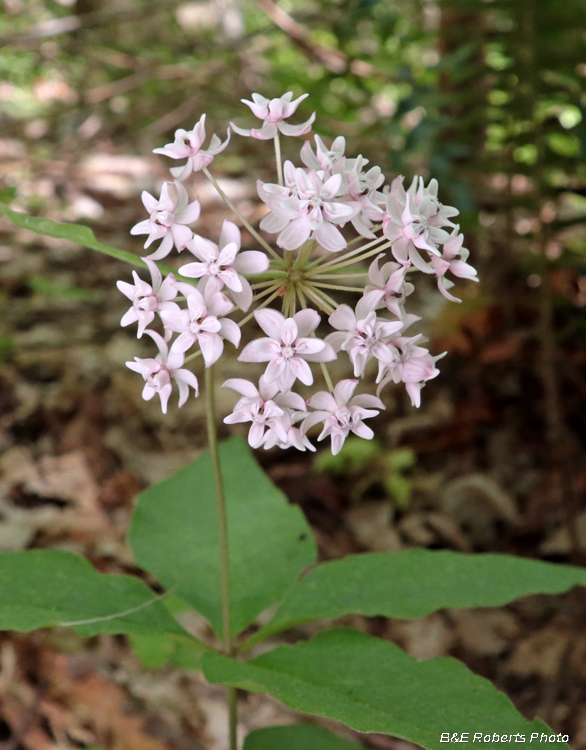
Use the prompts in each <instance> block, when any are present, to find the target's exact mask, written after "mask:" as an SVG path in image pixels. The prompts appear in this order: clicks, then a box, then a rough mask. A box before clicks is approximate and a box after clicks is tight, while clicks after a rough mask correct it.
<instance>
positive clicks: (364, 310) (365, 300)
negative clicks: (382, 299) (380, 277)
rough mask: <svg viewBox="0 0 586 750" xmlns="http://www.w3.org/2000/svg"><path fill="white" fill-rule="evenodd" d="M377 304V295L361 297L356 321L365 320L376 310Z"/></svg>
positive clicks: (357, 307) (357, 306)
mask: <svg viewBox="0 0 586 750" xmlns="http://www.w3.org/2000/svg"><path fill="white" fill-rule="evenodd" d="M377 302H378V300H377V296H376V293H375V294H371V293H369V294H366V295H364V297H361V298H360V299H359V300H358V304H357V305H356V319H357V320H364V318H366V317H367V316H368V315H369V314H370V313H371V312H373V311H374V310H376V307H377Z"/></svg>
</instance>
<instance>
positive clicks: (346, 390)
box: [334, 379, 358, 406]
mask: <svg viewBox="0 0 586 750" xmlns="http://www.w3.org/2000/svg"><path fill="white" fill-rule="evenodd" d="M357 385H358V381H357V380H351V379H350V380H340V382H339V383H338V384H337V385H336V387H335V388H334V398H335V399H336V403H337V404H338V406H346V404H347V403H348V401H350V399H351V398H352V396H353V394H354V391H355V390H356V386H357Z"/></svg>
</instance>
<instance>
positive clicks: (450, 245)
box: [431, 227, 478, 302]
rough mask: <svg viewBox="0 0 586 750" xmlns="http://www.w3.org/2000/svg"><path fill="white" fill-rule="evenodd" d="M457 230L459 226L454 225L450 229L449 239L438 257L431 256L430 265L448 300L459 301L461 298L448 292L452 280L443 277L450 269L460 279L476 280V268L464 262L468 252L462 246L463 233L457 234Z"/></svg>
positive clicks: (438, 284) (439, 287)
mask: <svg viewBox="0 0 586 750" xmlns="http://www.w3.org/2000/svg"><path fill="white" fill-rule="evenodd" d="M459 231H460V227H456V228H455V229H454V230H453V231H452V234H451V235H450V238H449V240H448V241H447V242H446V243H445V244H444V246H443V248H442V255H441V257H440V258H438V257H437V256H435V255H434V256H433V257H432V258H431V265H432V266H433V269H434V271H435V272H436V274H437V286H438V289H439V290H440V292H441V293H442V294H443V295H444V297H445V298H446V299H449V300H450V302H461V301H462V300H460V299H458V298H457V297H454V296H453V295H451V294H450V293H449V292H448V289H449V288H451V287H452V286H453V285H454V284H453V282H452V281H450V280H448V279H446V278H445V275H446V273H447V272H448V271H451V272H452V273H453V274H454V276H458V277H459V278H461V279H468V280H469V281H478V276H477V273H476V269H475V268H473V267H472V266H471V265H470V264H469V263H466V261H467V260H468V256H469V255H470V252H469V250H467V249H466V248H465V247H462V244H463V242H464V235H463V234H459Z"/></svg>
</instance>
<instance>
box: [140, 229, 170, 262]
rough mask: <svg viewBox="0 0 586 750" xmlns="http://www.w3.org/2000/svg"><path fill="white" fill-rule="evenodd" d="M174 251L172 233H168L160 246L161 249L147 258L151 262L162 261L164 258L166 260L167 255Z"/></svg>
mask: <svg viewBox="0 0 586 750" xmlns="http://www.w3.org/2000/svg"><path fill="white" fill-rule="evenodd" d="M172 249H173V236H172V235H171V233H170V232H167V234H166V235H165V236H164V238H163V241H162V242H161V244H160V245H159V247H158V248H157V249H156V250H155V252H154V253H151V254H150V255H147V256H146V257H147V258H148V259H149V260H153V261H154V260H162V259H163V258H166V257H167V255H169V253H170V252H171V250H172ZM145 260H146V258H145Z"/></svg>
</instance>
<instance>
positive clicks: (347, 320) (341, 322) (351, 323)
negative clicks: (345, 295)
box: [329, 305, 356, 331]
mask: <svg viewBox="0 0 586 750" xmlns="http://www.w3.org/2000/svg"><path fill="white" fill-rule="evenodd" d="M329 323H330V325H331V326H332V328H337V329H338V330H339V331H354V330H355V329H356V315H355V314H354V310H352V308H351V307H350V306H349V305H340V306H339V307H337V308H336V309H335V310H334V312H333V313H332V314H331V315H330V317H329Z"/></svg>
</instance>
